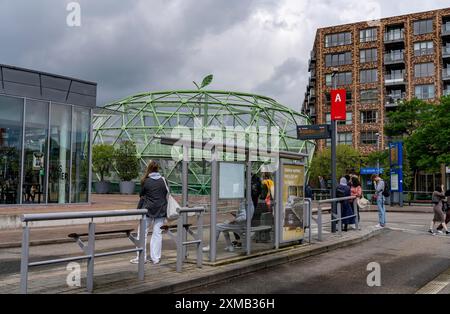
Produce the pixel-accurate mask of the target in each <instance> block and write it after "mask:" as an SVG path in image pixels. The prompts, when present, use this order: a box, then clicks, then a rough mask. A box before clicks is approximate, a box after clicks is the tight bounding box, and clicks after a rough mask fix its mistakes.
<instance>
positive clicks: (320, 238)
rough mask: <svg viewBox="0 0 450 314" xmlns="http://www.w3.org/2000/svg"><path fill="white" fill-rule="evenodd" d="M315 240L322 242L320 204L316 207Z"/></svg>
mask: <svg viewBox="0 0 450 314" xmlns="http://www.w3.org/2000/svg"><path fill="white" fill-rule="evenodd" d="M331 217H333V216H331ZM317 239H318V240H319V241H322V208H320V203H319V204H318V205H317Z"/></svg>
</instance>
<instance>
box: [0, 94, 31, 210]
mask: <svg viewBox="0 0 450 314" xmlns="http://www.w3.org/2000/svg"><path fill="white" fill-rule="evenodd" d="M0 112H1V125H0V192H1V193H0V204H2V205H3V204H19V203H20V197H21V195H20V174H21V167H22V166H21V158H22V127H23V99H22V98H15V97H7V96H0ZM24 193H26V189H24Z"/></svg>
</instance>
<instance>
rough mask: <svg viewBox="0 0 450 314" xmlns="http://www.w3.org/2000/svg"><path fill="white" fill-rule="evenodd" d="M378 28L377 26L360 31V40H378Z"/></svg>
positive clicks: (364, 41) (363, 41)
mask: <svg viewBox="0 0 450 314" xmlns="http://www.w3.org/2000/svg"><path fill="white" fill-rule="evenodd" d="M377 35H378V30H377V29H376V28H368V29H363V30H361V31H359V41H360V42H362V43H366V42H369V41H375V40H377Z"/></svg>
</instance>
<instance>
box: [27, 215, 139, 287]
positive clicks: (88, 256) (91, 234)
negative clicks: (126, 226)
mask: <svg viewBox="0 0 450 314" xmlns="http://www.w3.org/2000/svg"><path fill="white" fill-rule="evenodd" d="M146 214H147V210H146V209H138V210H111V211H92V212H65V213H47V214H25V215H22V216H21V220H22V222H23V223H25V226H24V227H23V234H22V258H21V264H20V293H22V294H25V293H27V290H28V269H29V267H35V266H43V265H51V264H58V263H65V262H72V261H77V260H87V279H86V282H87V284H86V286H87V291H88V292H92V290H93V288H94V259H95V258H96V257H104V256H111V255H118V254H125V253H132V252H138V254H139V256H138V278H139V280H144V264H145V261H144V254H143V253H144V248H145V244H144V241H145V237H144V233H145V215H146ZM120 216H122V217H123V216H141V219H140V222H139V235H138V238H135V237H134V236H132V235H129V239H130V240H131V242H132V243H133V244H134V245H135V246H136V248H134V249H128V250H119V251H111V252H106V253H101V254H95V223H94V218H104V217H120ZM86 218H87V219H91V221H90V222H89V227H88V242H87V244H84V243H83V242H82V241H81V240H78V241H77V242H78V244H79V245H80V247H81V249H82V251H83V253H84V255H80V256H74V257H66V258H59V259H53V260H45V261H39V262H33V263H30V262H29V242H30V226H29V223H30V222H34V221H48V220H66V219H86Z"/></svg>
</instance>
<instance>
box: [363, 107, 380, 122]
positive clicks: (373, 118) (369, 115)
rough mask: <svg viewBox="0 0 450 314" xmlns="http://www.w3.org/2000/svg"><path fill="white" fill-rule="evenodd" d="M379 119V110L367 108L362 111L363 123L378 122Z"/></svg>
mask: <svg viewBox="0 0 450 314" xmlns="http://www.w3.org/2000/svg"><path fill="white" fill-rule="evenodd" d="M377 121H378V111H376V110H367V111H361V123H377Z"/></svg>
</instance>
